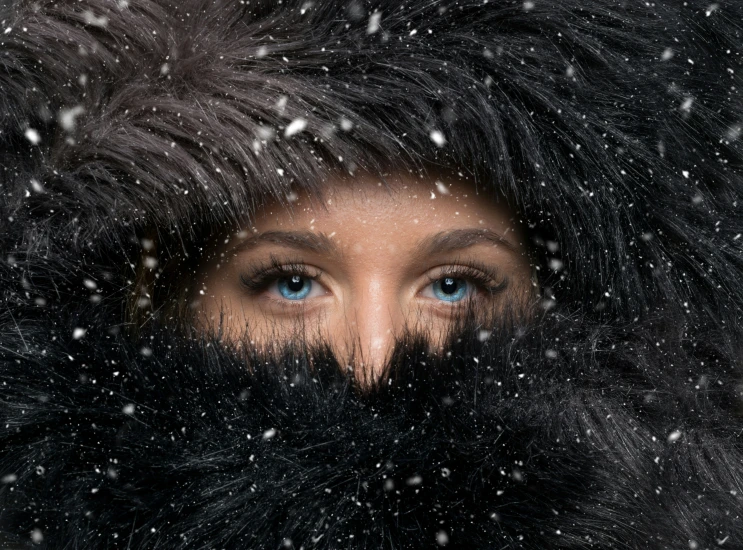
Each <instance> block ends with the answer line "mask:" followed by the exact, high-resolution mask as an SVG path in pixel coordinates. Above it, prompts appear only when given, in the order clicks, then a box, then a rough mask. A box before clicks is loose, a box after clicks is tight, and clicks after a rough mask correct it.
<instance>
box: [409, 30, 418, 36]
mask: <svg viewBox="0 0 743 550" xmlns="http://www.w3.org/2000/svg"><path fill="white" fill-rule="evenodd" d="M416 34H418V29H413V30H412V31H410V34H409V35H408V36H415V35H416Z"/></svg>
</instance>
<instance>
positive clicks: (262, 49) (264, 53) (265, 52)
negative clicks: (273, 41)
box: [255, 46, 268, 59]
mask: <svg viewBox="0 0 743 550" xmlns="http://www.w3.org/2000/svg"><path fill="white" fill-rule="evenodd" d="M267 55H268V48H266V47H265V46H261V47H260V48H258V50H257V51H256V52H255V56H256V57H257V58H258V59H260V58H261V57H266V56H267Z"/></svg>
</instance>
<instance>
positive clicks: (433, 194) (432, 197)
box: [431, 191, 436, 200]
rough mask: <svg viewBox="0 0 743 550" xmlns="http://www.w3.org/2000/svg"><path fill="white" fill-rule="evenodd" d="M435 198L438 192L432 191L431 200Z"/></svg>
mask: <svg viewBox="0 0 743 550" xmlns="http://www.w3.org/2000/svg"><path fill="white" fill-rule="evenodd" d="M435 198H436V193H434V192H433V191H431V200H433V199H435Z"/></svg>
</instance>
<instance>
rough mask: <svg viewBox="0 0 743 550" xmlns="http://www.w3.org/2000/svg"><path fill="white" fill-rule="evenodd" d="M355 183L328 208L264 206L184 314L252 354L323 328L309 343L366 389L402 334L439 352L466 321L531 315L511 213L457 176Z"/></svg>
mask: <svg viewBox="0 0 743 550" xmlns="http://www.w3.org/2000/svg"><path fill="white" fill-rule="evenodd" d="M348 179H351V180H352V183H351V182H335V181H334V180H331V181H329V182H327V184H326V185H327V189H326V191H325V193H324V194H323V198H324V200H322V202H320V201H317V200H315V201H313V197H311V196H303V197H302V198H301V199H300V198H299V197H298V196H297V197H296V198H295V201H294V202H293V203H292V204H291V210H288V209H287V208H285V207H284V206H283V205H281V204H267V205H264V206H263V207H261V209H259V211H258V212H256V214H255V216H254V217H253V218H252V219H251V220H249V221H250V224H249V226H248V227H247V228H245V227H238V228H236V229H234V230H233V231H232V232H231V234H229V235H228V236H227V237H226V238H221V239H219V240H218V242H217V243H215V244H216V246H215V245H212V246H209V247H207V250H209V251H211V254H210V253H209V252H207V253H206V254H204V255H203V256H205V258H201V261H200V262H199V263H200V264H201V267H196V269H195V270H194V271H195V272H196V273H197V278H196V280H195V281H192V278H187V279H186V280H189V281H192V282H191V283H189V285H188V286H185V288H184V290H185V292H184V294H185V295H186V297H187V308H184V309H185V311H184V313H183V315H184V316H185V317H186V318H190V319H191V322H192V324H194V325H196V326H198V327H200V328H201V330H203V331H206V332H211V333H212V334H218V335H220V337H221V338H222V339H223V340H225V341H227V342H233V343H237V344H242V345H245V344H246V343H247V347H248V348H250V347H252V346H258V347H265V346H266V345H269V343H271V342H279V343H281V342H286V341H287V340H290V339H291V338H292V337H297V336H298V337H300V338H302V336H303V335H305V337H306V333H307V332H308V331H307V330H306V329H307V327H309V326H312V327H315V329H318V328H319V329H320V330H319V334H316V333H317V332H318V330H314V331H312V334H310V335H309V336H312V337H315V338H319V339H320V340H323V339H324V340H328V341H329V342H330V345H331V348H332V349H333V352H334V355H335V356H336V357H338V358H339V359H342V360H341V362H343V363H345V364H346V365H349V366H351V365H355V366H356V367H357V368H356V373H355V378H357V379H358V380H359V381H361V382H363V383H364V384H368V383H371V382H373V381H375V380H378V379H379V378H380V377H381V376H382V373H381V372H380V370H381V369H383V368H384V365H385V363H386V359H387V357H388V355H389V353H390V351H391V350H392V348H393V343H394V340H395V338H396V337H399V335H400V334H401V333H405V332H413V331H414V330H417V331H419V332H425V338H426V340H427V341H429V342H432V343H436V344H437V345H438V346H439V347H440V345H441V344H442V343H443V340H444V339H445V336H446V335H447V334H449V333H450V327H451V326H452V321H454V320H456V318H457V317H462V316H463V314H465V316H466V314H467V313H469V314H476V315H477V316H479V317H480V318H481V319H480V320H481V322H482V321H485V320H484V319H483V317H484V316H489V317H491V318H492V317H496V318H499V319H501V320H503V319H504V318H505V317H506V316H509V317H510V318H512V317H515V316H518V317H519V318H521V319H522V320H523V319H524V318H526V317H527V315H528V314H527V311H528V308H529V305H531V303H532V302H534V298H535V294H536V293H535V292H534V287H536V281H535V278H534V277H533V273H532V272H533V271H534V269H533V266H532V264H530V258H529V255H528V253H527V247H526V244H525V242H524V241H525V239H524V237H523V235H522V234H521V233H522V232H521V231H520V230H519V224H518V221H517V220H516V219H515V217H514V216H512V215H509V213H508V211H507V210H505V209H504V207H503V206H502V205H498V204H497V203H495V202H494V201H491V200H488V198H487V197H484V196H481V195H480V196H478V195H476V194H475V193H476V190H475V189H472V188H470V187H471V186H468V185H466V183H462V182H457V183H453V182H452V181H450V180H449V179H436V180H435V181H427V180H420V179H417V178H411V177H409V176H407V175H402V176H397V178H396V179H393V178H392V177H390V176H387V177H386V178H385V182H386V183H387V185H388V187H384V186H383V185H382V182H381V181H378V182H377V183H376V184H375V178H373V177H371V176H369V175H364V174H357V175H355V176H354V177H353V178H348ZM452 179H453V178H452ZM454 181H456V180H454ZM444 182H446V183H444ZM389 186H391V187H389ZM432 189H435V190H436V191H435V192H434V191H432ZM437 193H440V195H439V196H437ZM230 237H233V238H230ZM210 256H211V257H210ZM188 291H190V292H188ZM188 309H192V310H195V312H191V315H190V316H189V315H188ZM194 313H195V314H194ZM486 324H487V323H486ZM251 343H252V346H251ZM279 347H280V345H279Z"/></svg>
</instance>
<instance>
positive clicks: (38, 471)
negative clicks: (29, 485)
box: [36, 464, 46, 476]
mask: <svg viewBox="0 0 743 550" xmlns="http://www.w3.org/2000/svg"><path fill="white" fill-rule="evenodd" d="M45 473H46V468H44V467H43V466H42V465H41V464H39V465H37V466H36V475H39V476H43V475H44V474H45Z"/></svg>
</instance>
